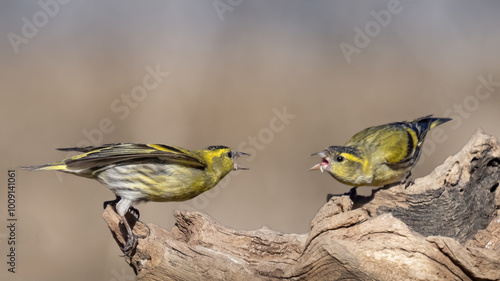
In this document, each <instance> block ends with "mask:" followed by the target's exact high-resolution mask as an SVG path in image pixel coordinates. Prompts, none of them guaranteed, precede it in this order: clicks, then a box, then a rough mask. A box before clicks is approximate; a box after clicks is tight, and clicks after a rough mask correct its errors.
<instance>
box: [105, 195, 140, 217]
mask: <svg viewBox="0 0 500 281" xmlns="http://www.w3.org/2000/svg"><path fill="white" fill-rule="evenodd" d="M120 200H122V198H121V197H119V196H116V199H115V200H109V201H105V202H104V204H103V207H104V209H106V207H107V206H108V205H109V204H112V205H113V206H116V204H117V203H118V202H120ZM128 211H129V213H131V214H132V215H133V216H134V217H135V219H136V220H139V218H140V217H141V214H140V213H139V210H137V209H136V208H134V206H130V207H129V208H128Z"/></svg>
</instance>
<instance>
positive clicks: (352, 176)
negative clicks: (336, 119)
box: [310, 146, 365, 186]
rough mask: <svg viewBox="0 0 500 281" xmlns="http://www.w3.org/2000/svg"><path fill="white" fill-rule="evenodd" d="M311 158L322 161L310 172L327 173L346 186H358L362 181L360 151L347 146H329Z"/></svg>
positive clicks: (363, 161) (362, 161) (362, 160)
mask: <svg viewBox="0 0 500 281" xmlns="http://www.w3.org/2000/svg"><path fill="white" fill-rule="evenodd" d="M311 156H319V157H321V159H322V161H321V162H320V163H319V164H316V165H314V166H313V167H312V168H311V169H310V170H320V171H321V172H324V171H327V172H328V173H329V174H330V175H332V176H333V177H334V178H335V179H336V180H338V181H340V182H342V183H344V184H348V185H354V186H357V185H360V184H362V182H363V181H364V177H365V175H364V174H363V164H364V163H365V160H364V159H363V157H362V154H361V151H360V150H359V149H357V148H354V147H349V146H330V147H327V148H325V149H324V150H323V151H320V152H318V153H314V154H312V155H311Z"/></svg>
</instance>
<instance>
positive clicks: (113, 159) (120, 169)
mask: <svg viewBox="0 0 500 281" xmlns="http://www.w3.org/2000/svg"><path fill="white" fill-rule="evenodd" d="M58 150H62V151H78V152H81V154H79V155H76V156H73V157H70V158H67V159H64V160H62V161H60V162H55V163H50V164H45V165H41V166H29V167H23V168H24V169H27V170H55V171H61V172H65V173H69V174H74V175H77V176H82V177H86V178H92V179H96V180H98V181H99V182H101V183H102V184H104V185H106V186H107V187H108V188H109V189H110V190H111V191H112V192H113V193H114V194H115V195H116V196H117V198H116V200H115V201H114V202H113V203H115V204H116V205H115V206H116V210H117V213H118V214H119V215H120V216H121V219H122V220H123V223H124V225H125V227H126V229H127V233H128V239H127V243H126V244H125V245H124V247H123V248H122V251H123V252H124V253H125V254H126V255H129V254H130V252H131V251H132V250H133V249H134V248H135V246H136V245H137V237H136V236H135V234H134V233H133V232H132V229H131V227H130V225H129V223H128V222H127V220H126V219H125V214H126V213H127V211H128V210H129V209H130V210H131V211H133V212H136V213H137V216H138V212H137V210H135V209H134V208H133V207H132V205H134V204H135V203H138V202H147V201H156V202H165V201H184V200H187V199H190V198H193V197H195V196H197V195H199V194H201V193H202V192H205V191H207V190H209V189H211V188H213V187H214V186H215V185H217V183H218V182H219V181H220V180H221V179H222V178H224V176H226V175H227V174H228V173H229V172H230V171H231V170H238V169H245V168H242V167H241V166H239V165H238V164H237V163H236V162H235V160H236V158H238V157H239V156H242V155H248V154H246V153H243V152H236V151H234V150H232V149H230V148H229V147H226V146H209V147H207V148H206V149H200V150H187V149H183V148H180V147H174V146H168V145H162V144H134V143H116V144H106V145H102V146H99V147H93V146H89V147H81V148H79V147H75V148H60V149H58Z"/></svg>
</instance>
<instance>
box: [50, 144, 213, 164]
mask: <svg viewBox="0 0 500 281" xmlns="http://www.w3.org/2000/svg"><path fill="white" fill-rule="evenodd" d="M58 150H61V151H78V152H83V153H82V154H78V155H75V156H73V157H70V158H67V159H65V160H63V161H62V162H61V164H64V165H65V166H66V167H65V169H66V170H85V169H96V168H100V167H103V166H106V165H110V164H115V163H121V162H125V161H126V162H132V163H133V162H144V161H146V162H147V161H149V160H150V161H152V162H154V161H161V162H163V163H172V164H181V165H186V166H191V167H195V168H205V166H206V163H204V162H202V160H200V159H198V158H197V157H194V156H192V154H191V153H190V152H189V151H188V150H185V149H182V148H178V147H174V146H168V145H162V144H138V143H114V144H106V145H102V146H99V147H93V146H88V147H71V148H59V149H58Z"/></svg>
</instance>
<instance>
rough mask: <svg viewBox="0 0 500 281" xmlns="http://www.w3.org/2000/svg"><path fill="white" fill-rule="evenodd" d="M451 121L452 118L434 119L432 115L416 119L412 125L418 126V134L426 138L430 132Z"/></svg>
mask: <svg viewBox="0 0 500 281" xmlns="http://www.w3.org/2000/svg"><path fill="white" fill-rule="evenodd" d="M451 120H452V119H451V118H434V117H432V115H428V116H424V117H420V118H418V119H415V120H413V121H412V122H411V123H413V124H414V125H416V127H417V130H418V132H419V133H420V134H422V136H421V137H424V136H425V134H426V133H427V132H428V131H429V130H431V129H433V128H435V127H437V126H439V125H441V124H443V123H446V122H448V121H451Z"/></svg>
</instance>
